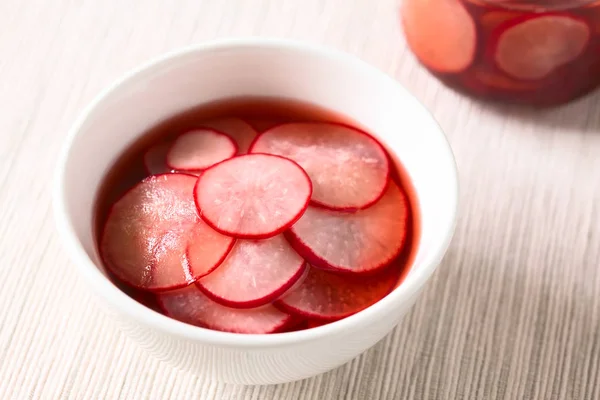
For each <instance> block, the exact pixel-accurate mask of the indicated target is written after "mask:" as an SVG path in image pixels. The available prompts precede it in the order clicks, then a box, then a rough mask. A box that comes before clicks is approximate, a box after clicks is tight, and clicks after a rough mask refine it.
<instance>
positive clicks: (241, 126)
mask: <svg viewBox="0 0 600 400" xmlns="http://www.w3.org/2000/svg"><path fill="white" fill-rule="evenodd" d="M200 125H201V126H202V127H204V128H209V129H214V130H216V131H218V132H223V133H224V134H226V135H227V136H229V137H231V138H232V139H233V140H234V141H235V142H236V144H237V147H238V151H237V154H246V153H247V152H248V149H249V148H250V145H251V144H252V142H253V141H254V139H255V138H256V135H257V134H258V133H257V132H256V130H255V129H254V128H253V127H252V125H250V124H249V123H247V122H246V121H244V120H243V119H241V118H235V117H228V118H217V119H211V120H208V121H203V122H202V123H200Z"/></svg>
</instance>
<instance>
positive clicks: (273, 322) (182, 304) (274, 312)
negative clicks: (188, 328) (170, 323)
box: [158, 285, 293, 333]
mask: <svg viewBox="0 0 600 400" xmlns="http://www.w3.org/2000/svg"><path fill="white" fill-rule="evenodd" d="M158 302H159V304H160V306H161V308H162V309H163V311H164V312H165V314H166V315H168V316H169V317H172V318H175V319H177V320H179V321H182V322H185V323H188V324H192V325H196V326H200V327H205V328H209V329H214V330H217V331H223V332H234V333H274V332H278V331H281V330H283V329H284V328H285V327H286V326H287V325H288V324H289V323H290V322H291V321H293V318H292V317H291V316H290V315H289V314H287V313H285V312H283V311H280V310H278V309H277V308H275V307H273V306H272V305H266V306H264V307H260V308H253V309H244V310H240V309H235V308H229V307H225V306H223V305H220V304H218V303H215V302H214V301H212V300H211V299H209V298H208V297H207V296H206V295H205V294H203V293H202V292H201V291H200V290H199V289H198V288H197V287H196V286H194V285H192V286H189V287H186V288H184V289H179V290H174V291H170V292H166V293H161V294H159V295H158Z"/></svg>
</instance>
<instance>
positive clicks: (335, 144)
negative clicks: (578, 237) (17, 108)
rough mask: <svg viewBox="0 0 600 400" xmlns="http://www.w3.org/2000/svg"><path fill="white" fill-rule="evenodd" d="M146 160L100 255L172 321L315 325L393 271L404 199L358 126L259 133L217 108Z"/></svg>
mask: <svg viewBox="0 0 600 400" xmlns="http://www.w3.org/2000/svg"><path fill="white" fill-rule="evenodd" d="M144 160H145V163H146V167H147V168H148V170H149V173H150V174H151V175H150V176H148V177H146V178H145V179H143V180H142V181H141V182H139V183H138V184H137V185H135V186H134V187H133V188H132V189H130V190H129V191H128V192H127V193H125V195H123V196H122V197H121V198H120V199H119V200H118V201H116V202H115V203H114V204H113V205H112V207H111V209H110V212H109V215H108V218H107V221H106V224H105V227H104V232H103V235H102V239H101V245H100V247H101V253H102V257H103V259H104V262H105V264H106V266H107V268H108V269H109V270H110V272H111V274H112V275H114V276H115V277H116V278H117V279H118V280H119V281H120V282H122V283H124V284H126V285H127V286H130V287H134V288H137V289H139V290H142V291H143V292H145V293H154V294H156V298H157V300H158V304H159V307H160V310H161V311H162V312H163V313H164V314H166V315H168V316H170V317H172V318H175V319H178V320H180V321H183V322H187V323H190V324H194V325H198V326H202V327H206V328H210V329H215V330H220V331H228V332H238V333H255V334H256V333H273V332H282V331H288V330H294V329H302V328H306V327H314V326H319V325H322V324H324V323H327V322H330V321H335V320H339V319H341V318H344V317H347V316H349V315H352V314H354V313H356V312H358V311H360V310H363V309H364V308H366V307H369V306H370V305H372V304H373V303H375V302H377V301H378V300H380V299H382V298H383V297H384V296H386V295H387V294H388V293H389V292H390V291H391V290H392V289H393V288H394V287H395V285H396V284H397V283H398V281H399V278H400V276H401V274H402V273H403V270H404V268H405V266H404V265H403V263H402V262H401V261H400V258H399V255H400V253H401V250H402V249H403V247H404V243H405V240H406V237H407V234H408V233H407V229H408V227H407V221H408V219H409V212H410V207H409V204H408V200H407V198H406V195H405V194H404V193H403V191H402V189H401V188H400V187H399V186H398V184H397V183H396V182H395V181H394V180H392V179H390V176H391V173H390V172H391V169H392V168H393V167H392V166H391V164H390V161H389V157H388V154H387V153H386V151H385V150H384V148H383V147H382V146H381V145H380V144H379V143H378V142H377V141H376V140H375V139H374V138H372V137H371V136H369V135H367V134H365V133H363V132H361V131H358V130H356V129H353V128H350V127H347V126H342V125H339V124H333V123H307V122H303V123H286V124H281V125H278V126H276V127H273V128H271V129H269V130H267V131H265V132H263V133H262V134H260V135H257V134H256V131H254V130H253V128H252V127H251V126H250V125H248V124H247V123H245V122H244V121H242V120H240V119H237V118H228V119H225V120H218V121H209V122H207V123H206V124H204V125H203V126H202V127H200V128H196V129H193V130H190V131H187V132H185V133H183V134H181V135H180V136H178V137H177V138H176V139H175V140H173V141H170V142H168V143H167V142H165V143H158V144H157V145H156V146H154V147H152V148H150V149H149V150H148V152H147V153H146V155H145V157H144Z"/></svg>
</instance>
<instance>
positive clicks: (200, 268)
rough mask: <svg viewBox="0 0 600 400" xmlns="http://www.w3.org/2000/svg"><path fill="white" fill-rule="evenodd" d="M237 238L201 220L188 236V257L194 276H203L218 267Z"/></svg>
mask: <svg viewBox="0 0 600 400" xmlns="http://www.w3.org/2000/svg"><path fill="white" fill-rule="evenodd" d="M234 243H235V240H234V239H233V238H232V237H231V236H225V235H223V234H220V233H219V232H217V231H215V230H214V229H212V228H211V227H210V226H208V225H207V224H206V223H205V222H204V221H202V220H200V221H198V222H197V223H196V225H194V227H193V229H191V231H190V232H189V234H188V236H187V242H186V244H187V248H186V257H187V261H188V262H189V265H190V269H191V272H192V275H193V276H194V278H196V279H197V278H201V277H203V276H205V275H208V274H209V273H211V272H212V271H213V270H214V269H215V268H217V267H218V266H219V265H221V263H222V262H223V260H225V258H226V257H227V255H228V254H229V252H230V251H231V249H232V247H233V245H234Z"/></svg>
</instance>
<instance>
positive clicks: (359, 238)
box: [286, 181, 408, 273]
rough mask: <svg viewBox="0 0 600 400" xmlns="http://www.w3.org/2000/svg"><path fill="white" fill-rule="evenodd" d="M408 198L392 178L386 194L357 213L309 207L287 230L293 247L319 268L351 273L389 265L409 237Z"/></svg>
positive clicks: (371, 270)
mask: <svg viewBox="0 0 600 400" xmlns="http://www.w3.org/2000/svg"><path fill="white" fill-rule="evenodd" d="M407 219H408V201H407V199H406V197H405V195H404V193H402V191H401V190H400V189H399V188H398V186H397V185H396V184H395V183H394V182H393V181H390V183H389V185H388V189H387V190H386V192H385V194H384V195H383V197H382V198H381V199H380V200H379V201H378V202H377V203H375V204H374V205H372V206H371V207H369V208H367V209H365V210H361V211H357V212H355V213H344V212H339V211H331V210H326V209H322V208H318V207H309V208H308V209H307V210H306V212H305V213H304V215H303V216H302V218H300V219H299V220H298V222H296V223H295V224H294V225H293V226H292V227H291V228H290V230H289V231H288V232H287V233H286V237H287V238H288V240H289V241H290V243H291V244H292V247H293V248H294V249H295V250H296V251H297V252H298V253H299V254H300V255H301V256H303V257H304V259H306V260H307V261H308V262H309V263H311V264H312V265H313V266H315V267H319V268H323V269H330V270H335V271H340V272H349V273H368V272H374V271H376V270H378V269H380V268H383V267H385V266H387V265H388V264H389V263H390V262H391V261H392V260H393V259H394V258H395V257H396V256H397V255H398V254H399V253H400V251H401V250H402V246H403V245H404V241H405V239H406V229H407Z"/></svg>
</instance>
